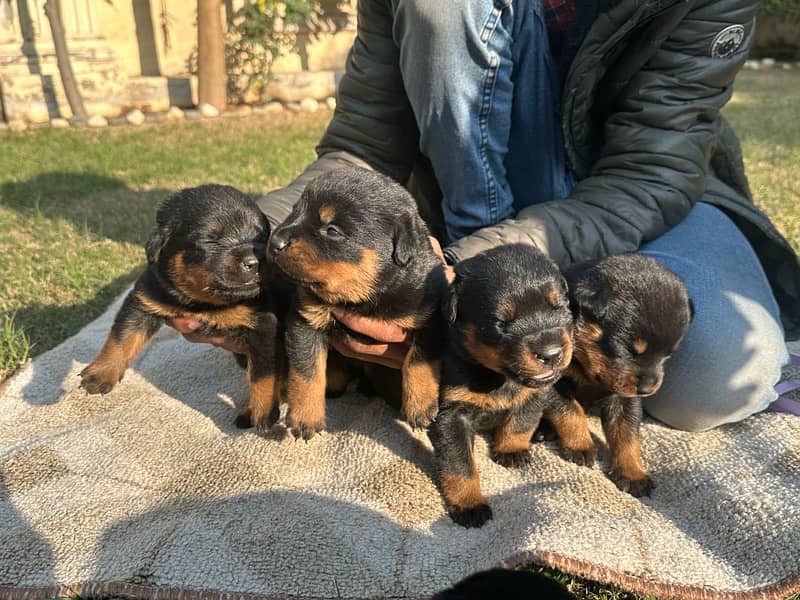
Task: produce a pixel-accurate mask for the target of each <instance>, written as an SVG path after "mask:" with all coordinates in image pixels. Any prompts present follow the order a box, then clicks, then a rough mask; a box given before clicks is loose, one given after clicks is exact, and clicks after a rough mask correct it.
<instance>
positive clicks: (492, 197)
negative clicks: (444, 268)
mask: <svg viewBox="0 0 800 600" xmlns="http://www.w3.org/2000/svg"><path fill="white" fill-rule="evenodd" d="M501 14H502V9H501V8H498V7H497V6H494V7H492V11H491V12H490V13H489V18H488V19H487V20H486V23H485V24H484V26H483V28H482V29H481V41H482V42H483V43H484V44H486V47H487V51H488V53H489V66H488V67H487V69H486V74H485V76H484V78H483V96H482V98H481V106H480V111H479V113H478V125H479V129H480V148H479V152H480V157H481V164H482V165H483V172H484V176H485V178H486V198H487V200H488V209H489V215H488V217H489V222H490V223H494V222H495V220H496V219H497V182H496V181H495V177H494V174H493V173H492V170H491V168H490V166H489V157H488V145H489V125H488V122H489V113H490V112H491V108H492V94H493V92H494V84H495V81H496V79H497V68H498V67H499V65H500V59H499V57H498V55H497V53H496V52H494V51H493V50H490V49H489V42H490V40H491V37H492V34H493V33H494V32H495V30H496V29H497V24H498V22H499V21H500V16H501Z"/></svg>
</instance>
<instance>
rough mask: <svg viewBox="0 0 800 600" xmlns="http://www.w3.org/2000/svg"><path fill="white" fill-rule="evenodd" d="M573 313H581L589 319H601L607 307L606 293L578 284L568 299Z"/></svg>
mask: <svg viewBox="0 0 800 600" xmlns="http://www.w3.org/2000/svg"><path fill="white" fill-rule="evenodd" d="M569 305H570V308H571V309H572V313H573V314H574V315H576V316H577V315H578V314H580V315H583V316H584V317H585V318H587V319H589V320H591V321H597V322H599V321H602V320H603V317H605V316H606V310H607V308H608V293H607V292H605V291H604V290H596V289H591V288H587V287H584V286H580V285H579V286H578V287H577V288H576V289H575V290H574V291H573V292H572V293H571V294H570V301H569Z"/></svg>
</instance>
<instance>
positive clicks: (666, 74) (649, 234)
mask: <svg viewBox="0 0 800 600" xmlns="http://www.w3.org/2000/svg"><path fill="white" fill-rule="evenodd" d="M757 8H758V2H756V1H755V0H711V1H709V0H705V1H699V0H695V1H694V2H692V3H691V4H690V5H689V7H688V12H687V13H686V14H685V15H684V17H683V18H682V19H681V20H680V22H679V23H678V24H677V25H676V27H675V28H674V30H673V31H672V33H671V34H670V35H669V36H668V37H667V38H666V39H665V40H664V42H663V43H662V44H661V45H660V47H659V48H658V49H657V50H655V52H654V53H653V55H652V56H651V57H650V59H649V60H648V62H647V63H646V64H645V65H644V67H643V68H641V69H640V70H639V71H638V72H637V73H635V74H634V75H633V77H632V78H631V79H630V81H629V83H628V84H627V85H626V87H625V88H624V89H623V90H622V91H621V92H620V93H619V96H618V97H617V99H616V101H615V103H614V104H613V109H612V111H611V114H610V116H609V117H608V118H607V119H606V121H605V127H604V131H603V133H604V144H603V147H602V150H601V152H600V156H599V158H598V160H596V162H595V163H594V165H593V167H592V169H591V173H590V174H589V176H588V177H586V178H585V179H583V180H582V181H580V182H579V183H578V184H577V185H576V187H575V188H574V189H573V191H572V193H571V194H570V196H569V197H568V198H566V199H564V200H554V201H551V202H545V203H542V204H537V205H533V206H530V207H528V208H525V209H523V210H521V211H519V213H518V214H517V215H516V216H515V217H514V218H513V219H508V220H506V221H503V222H501V223H499V224H497V225H495V226H492V227H486V228H484V229H481V230H479V231H477V232H475V233H473V234H471V235H469V236H467V237H465V238H462V239H461V240H459V241H457V242H455V243H454V244H451V245H450V246H449V247H448V248H447V249H446V250H445V254H446V256H447V257H448V259H449V260H450V261H451V262H457V261H459V260H462V259H464V258H467V257H468V256H472V255H474V254H476V253H478V252H480V251H482V250H485V249H487V248H490V247H492V246H496V245H499V244H508V243H514V242H522V243H530V244H534V245H536V246H537V247H539V248H540V249H541V250H542V251H543V252H545V253H546V254H548V255H549V256H550V257H551V258H553V259H554V260H555V261H556V262H557V263H558V264H559V265H560V266H561V267H566V266H569V265H570V264H573V263H577V262H581V261H584V260H588V259H593V258H598V257H601V256H606V255H610V254H618V253H621V252H629V251H634V250H636V249H638V248H639V246H641V244H642V243H643V242H646V241H649V240H652V239H654V238H656V237H658V236H659V235H661V234H663V233H664V232H665V231H667V230H669V229H670V228H671V227H673V226H675V225H676V224H677V223H679V222H680V221H681V220H682V219H683V218H684V217H685V216H686V215H687V214H688V213H689V211H690V210H691V208H692V206H693V205H694V204H695V203H696V202H697V201H698V200H699V198H700V197H701V196H702V194H703V192H704V191H705V186H706V177H707V174H708V165H709V160H710V155H711V152H712V150H713V145H714V143H715V142H716V135H717V125H718V123H717V119H718V115H719V110H720V109H721V108H722V106H723V105H724V104H725V103H726V102H727V101H728V100H729V99H730V96H731V93H732V89H731V84H732V83H733V79H734V77H735V75H736V73H737V72H738V70H739V69H740V68H741V66H742V65H743V63H744V61H745V58H746V56H747V52H748V50H749V47H750V44H751V42H752V38H753V32H754V25H755V23H754V16H755V12H756V9H757ZM657 18H658V17H657ZM737 24H738V25H742V26H743V27H744V40H743V42H742V44H741V46H740V47H739V48H738V49H737V50H736V52H735V53H734V54H733V55H732V56H730V57H727V58H720V57H714V56H712V52H711V48H712V40H713V38H714V36H715V35H716V34H717V33H718V32H720V31H721V30H723V29H724V28H726V27H728V26H730V25H737Z"/></svg>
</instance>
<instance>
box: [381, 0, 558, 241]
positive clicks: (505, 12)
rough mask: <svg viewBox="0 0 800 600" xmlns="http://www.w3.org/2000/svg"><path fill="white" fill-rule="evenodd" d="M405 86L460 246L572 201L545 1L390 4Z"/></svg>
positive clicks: (405, 0) (400, 0)
mask: <svg viewBox="0 0 800 600" xmlns="http://www.w3.org/2000/svg"><path fill="white" fill-rule="evenodd" d="M392 4H393V9H394V12H395V25H394V32H393V33H394V39H395V42H396V43H397V44H398V46H399V47H400V70H401V72H402V75H403V85H404V86H405V89H406V93H407V94H408V98H409V101H410V102H411V106H412V108H413V110H414V114H415V116H416V120H417V125H418V127H419V131H420V149H421V150H422V152H423V154H425V155H426V156H427V157H428V158H429V159H430V160H431V163H432V165H433V169H434V172H435V173H436V179H437V181H438V182H439V186H440V187H441V189H442V193H443V196H444V198H443V202H442V210H443V213H444V221H445V224H446V227H447V233H448V236H449V237H450V239H451V240H456V239H458V238H461V237H463V236H465V235H467V234H469V233H472V232H473V231H475V230H476V229H480V228H482V227H486V226H487V225H493V224H495V223H497V222H498V221H502V220H503V219H506V218H509V217H512V216H514V214H516V212H517V211H518V210H520V209H521V208H524V207H525V206H528V205H530V204H534V203H537V202H543V201H546V200H552V199H554V198H563V197H565V196H566V195H567V194H568V193H569V190H570V187H571V178H570V175H569V172H568V169H567V168H566V155H565V150H564V143H563V140H562V137H561V129H560V124H559V123H560V118H559V115H558V106H559V100H560V94H559V85H560V84H559V75H558V71H557V69H556V67H555V65H554V64H553V61H552V58H551V56H550V49H549V44H548V39H547V30H546V29H545V26H544V22H543V20H542V17H541V15H540V12H539V2H538V0H514V1H513V2H512V0H460V1H459V2H434V1H426V0H393V2H392Z"/></svg>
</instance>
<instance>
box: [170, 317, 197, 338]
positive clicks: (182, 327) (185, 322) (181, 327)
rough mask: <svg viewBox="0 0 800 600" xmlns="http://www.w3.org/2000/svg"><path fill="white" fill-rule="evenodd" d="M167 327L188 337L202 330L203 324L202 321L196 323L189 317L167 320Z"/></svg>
mask: <svg viewBox="0 0 800 600" xmlns="http://www.w3.org/2000/svg"><path fill="white" fill-rule="evenodd" d="M167 325H169V326H170V327H173V328H175V329H176V330H177V331H178V332H180V333H182V334H184V335H186V334H187V333H192V332H193V331H197V330H198V329H200V328H201V327H202V326H203V324H202V323H201V322H200V321H195V320H194V319H190V318H189V317H175V318H174V319H167Z"/></svg>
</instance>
